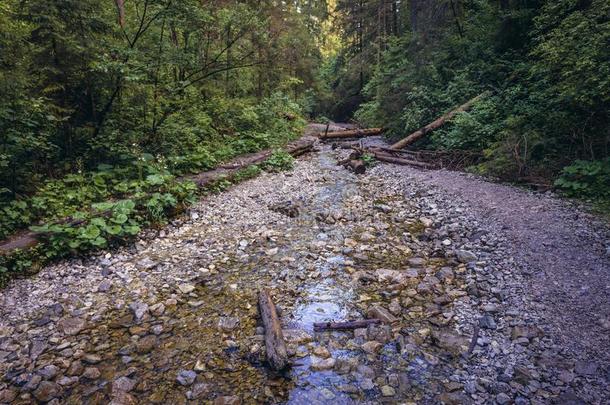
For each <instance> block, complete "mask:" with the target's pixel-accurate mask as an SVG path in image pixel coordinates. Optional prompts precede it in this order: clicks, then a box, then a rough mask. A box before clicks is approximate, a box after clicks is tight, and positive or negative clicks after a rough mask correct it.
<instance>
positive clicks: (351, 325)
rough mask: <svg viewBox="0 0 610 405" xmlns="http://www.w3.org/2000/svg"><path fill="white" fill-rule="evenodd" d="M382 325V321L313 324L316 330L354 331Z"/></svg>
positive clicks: (365, 320)
mask: <svg viewBox="0 0 610 405" xmlns="http://www.w3.org/2000/svg"><path fill="white" fill-rule="evenodd" d="M379 323H381V320H380V319H376V318H374V319H363V320H360V321H346V322H316V323H314V324H313V328H314V330H317V331H322V330H352V329H360V328H366V327H367V326H369V325H375V324H379Z"/></svg>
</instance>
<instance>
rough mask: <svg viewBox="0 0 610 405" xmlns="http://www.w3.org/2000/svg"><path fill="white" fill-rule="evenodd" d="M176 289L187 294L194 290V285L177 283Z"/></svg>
mask: <svg viewBox="0 0 610 405" xmlns="http://www.w3.org/2000/svg"><path fill="white" fill-rule="evenodd" d="M178 290H180V292H181V293H182V294H188V293H191V292H193V291H195V286H194V285H193V284H179V285H178Z"/></svg>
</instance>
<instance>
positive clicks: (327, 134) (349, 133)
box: [318, 128, 383, 139]
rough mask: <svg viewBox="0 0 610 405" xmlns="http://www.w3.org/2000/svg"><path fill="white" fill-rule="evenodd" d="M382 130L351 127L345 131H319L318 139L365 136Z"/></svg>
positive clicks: (377, 133)
mask: <svg viewBox="0 0 610 405" xmlns="http://www.w3.org/2000/svg"><path fill="white" fill-rule="evenodd" d="M382 132H383V128H367V129H352V130H347V131H332V132H320V133H319V134H318V138H320V139H338V138H364V137H366V136H374V135H379V134H381V133H382Z"/></svg>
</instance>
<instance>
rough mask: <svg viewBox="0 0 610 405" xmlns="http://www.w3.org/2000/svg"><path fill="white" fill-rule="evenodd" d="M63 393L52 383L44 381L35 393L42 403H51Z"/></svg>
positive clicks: (57, 385)
mask: <svg viewBox="0 0 610 405" xmlns="http://www.w3.org/2000/svg"><path fill="white" fill-rule="evenodd" d="M60 393H61V387H60V386H59V384H56V383H54V382H51V381H43V382H41V383H40V385H38V388H36V391H34V397H35V398H36V399H37V400H39V401H41V402H49V401H50V400H52V399H53V398H56V397H57V396H58V395H59V394H60Z"/></svg>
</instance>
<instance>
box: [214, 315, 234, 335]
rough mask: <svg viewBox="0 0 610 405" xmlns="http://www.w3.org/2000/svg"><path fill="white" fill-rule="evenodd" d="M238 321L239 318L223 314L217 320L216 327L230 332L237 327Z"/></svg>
mask: <svg viewBox="0 0 610 405" xmlns="http://www.w3.org/2000/svg"><path fill="white" fill-rule="evenodd" d="M238 323H239V318H234V317H228V316H223V317H221V318H220V319H219V320H218V327H219V328H220V329H221V330H224V331H226V332H230V331H232V330H233V329H235V328H236V327H237V324H238Z"/></svg>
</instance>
